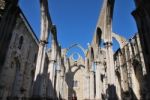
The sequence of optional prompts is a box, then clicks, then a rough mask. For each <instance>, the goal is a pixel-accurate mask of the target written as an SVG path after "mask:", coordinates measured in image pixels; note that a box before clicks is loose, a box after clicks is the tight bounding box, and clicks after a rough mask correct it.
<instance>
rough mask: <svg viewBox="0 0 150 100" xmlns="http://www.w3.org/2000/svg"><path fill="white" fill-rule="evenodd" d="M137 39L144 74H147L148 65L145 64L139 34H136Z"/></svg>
mask: <svg viewBox="0 0 150 100" xmlns="http://www.w3.org/2000/svg"><path fill="white" fill-rule="evenodd" d="M136 39H137V45H138V52H139V56H140V60H141V65H142V71H143V75H146V74H147V70H146V65H145V61H144V55H143V51H142V46H141V42H140V37H139V34H137V35H136Z"/></svg>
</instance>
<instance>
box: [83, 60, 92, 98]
mask: <svg viewBox="0 0 150 100" xmlns="http://www.w3.org/2000/svg"><path fill="white" fill-rule="evenodd" d="M88 68H89V64H88V60H87V58H85V71H84V83H83V86H84V90H83V94H84V95H83V96H84V99H89V98H90V74H89V69H88Z"/></svg>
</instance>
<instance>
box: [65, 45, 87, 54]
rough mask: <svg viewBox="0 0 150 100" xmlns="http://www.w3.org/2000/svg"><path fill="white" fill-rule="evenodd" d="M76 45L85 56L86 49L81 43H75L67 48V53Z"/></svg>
mask: <svg viewBox="0 0 150 100" xmlns="http://www.w3.org/2000/svg"><path fill="white" fill-rule="evenodd" d="M74 47H76V48H79V49H80V50H81V51H82V52H83V53H84V56H85V55H86V50H85V49H84V48H83V47H82V46H81V45H80V44H73V45H71V46H70V47H69V48H67V51H66V54H67V53H68V51H69V50H70V49H72V48H74Z"/></svg>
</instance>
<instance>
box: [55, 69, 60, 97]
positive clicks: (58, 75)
mask: <svg viewBox="0 0 150 100" xmlns="http://www.w3.org/2000/svg"><path fill="white" fill-rule="evenodd" d="M56 72H57V73H56V97H57V98H58V99H60V98H59V97H60V85H61V80H60V70H57V71H56Z"/></svg>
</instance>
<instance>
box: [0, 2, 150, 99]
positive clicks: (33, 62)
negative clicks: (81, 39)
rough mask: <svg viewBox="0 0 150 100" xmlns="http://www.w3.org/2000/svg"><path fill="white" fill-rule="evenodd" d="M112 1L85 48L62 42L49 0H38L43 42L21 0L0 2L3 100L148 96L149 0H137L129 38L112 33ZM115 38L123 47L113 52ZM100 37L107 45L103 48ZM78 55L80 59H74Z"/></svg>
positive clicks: (0, 74) (0, 86)
mask: <svg viewBox="0 0 150 100" xmlns="http://www.w3.org/2000/svg"><path fill="white" fill-rule="evenodd" d="M114 3H115V2H114V0H103V6H102V9H101V13H100V16H99V19H98V22H97V26H96V30H95V33H94V36H93V40H92V42H91V43H90V44H89V45H88V47H87V49H86V50H85V49H84V48H82V46H81V45H79V44H75V45H72V46H71V47H70V48H61V46H60V45H58V44H59V43H58V41H57V28H56V26H55V25H54V24H53V23H52V20H51V17H50V15H49V11H48V0H40V10H41V36H40V40H38V39H37V38H36V36H35V34H34V32H33V31H32V28H31V27H30V25H29V24H28V22H27V20H26V18H25V17H24V15H23V13H22V11H21V10H20V8H19V7H18V0H0V97H1V99H2V100H12V99H14V100H24V99H27V100H28V99H35V100H38V99H40V100H45V99H47V100H49V99H65V100H76V99H79V100H83V99H85V100H86V99H87V100H89V99H90V100H117V99H118V100H124V99H125V100H126V99H127V100H139V99H143V100H148V99H150V95H149V93H150V87H149V85H148V84H149V83H150V79H149V73H150V71H149V65H150V63H149V62H150V61H149V53H150V46H149V45H148V43H150V40H149V33H150V30H149V29H150V11H149V7H150V2H149V1H148V0H142V1H140V0H137V1H136V0H135V4H136V7H137V8H136V10H135V11H133V12H132V15H133V16H134V18H135V20H136V22H137V27H138V31H139V32H138V33H137V34H135V36H134V37H133V38H131V39H130V40H129V41H127V40H126V39H125V38H123V37H121V36H119V35H118V34H116V33H114V32H112V16H113V8H114ZM50 34H51V35H50ZM49 35H50V36H51V47H50V48H49V49H48V48H47V43H48V37H49ZM112 38H115V39H116V40H117V41H118V43H119V45H120V49H118V50H117V51H116V52H115V53H114V52H113V50H112V46H113V43H112ZM102 40H103V41H104V47H100V46H99V44H100V43H101V41H102ZM141 44H142V45H141ZM73 47H77V48H79V49H81V50H82V51H83V53H84V55H85V58H83V57H82V56H80V54H79V53H78V52H75V53H73V54H72V55H71V56H70V57H68V56H66V54H67V52H68V51H69V50H70V49H71V48H73ZM47 49H48V51H46V50H47ZM74 54H77V55H78V56H79V58H78V59H74V57H73V56H74Z"/></svg>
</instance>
